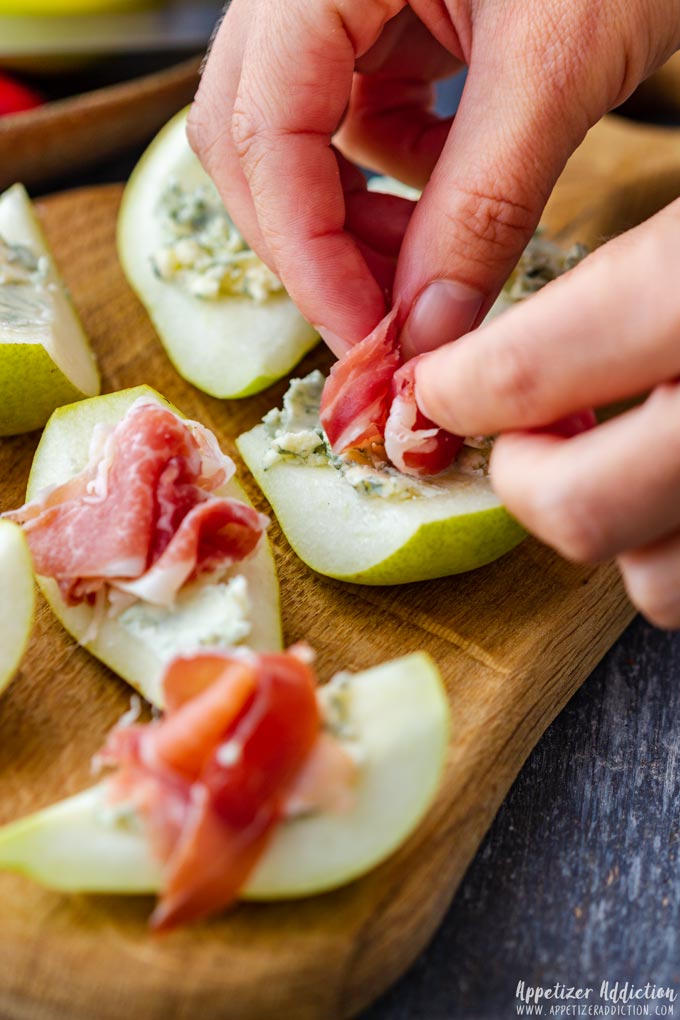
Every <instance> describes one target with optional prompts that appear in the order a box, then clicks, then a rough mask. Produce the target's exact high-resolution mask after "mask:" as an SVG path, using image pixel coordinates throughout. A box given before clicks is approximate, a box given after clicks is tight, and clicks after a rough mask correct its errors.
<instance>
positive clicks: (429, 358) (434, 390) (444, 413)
mask: <svg viewBox="0 0 680 1020" xmlns="http://www.w3.org/2000/svg"><path fill="white" fill-rule="evenodd" d="M402 350H403V346H402ZM448 363H449V351H448V349H442V350H439V351H435V352H433V353H428V354H421V355H419V356H417V364H416V368H415V390H416V403H417V404H418V407H419V408H420V410H421V411H422V413H423V414H424V415H425V417H426V418H429V419H430V421H433V422H435V423H436V424H437V425H439V426H441V427H442V428H445V429H446V430H447V431H448V432H452V433H453V434H454V435H458V436H460V435H467V434H469V433H467V432H466V431H465V430H464V429H463V427H462V425H463V423H462V421H461V420H460V418H459V416H458V414H457V407H456V405H457V400H456V396H457V394H456V386H455V383H454V382H452V381H451V373H450V372H449V364H448Z"/></svg>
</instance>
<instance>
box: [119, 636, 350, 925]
mask: <svg viewBox="0 0 680 1020" xmlns="http://www.w3.org/2000/svg"><path fill="white" fill-rule="evenodd" d="M164 687H165V700H166V705H167V711H166V715H165V716H164V718H163V719H162V720H160V721H155V722H152V723H150V724H146V725H133V726H129V727H126V728H119V729H116V730H114V731H113V733H112V734H111V736H110V737H109V740H108V743H107V745H106V747H105V749H104V751H103V753H102V755H101V758H102V760H103V761H104V763H106V764H108V765H110V766H113V767H116V768H117V770H118V771H117V773H116V774H115V775H114V777H113V778H112V780H111V784H110V791H111V797H112V800H113V801H114V803H115V802H125V803H128V804H129V803H132V805H133V806H134V808H135V809H136V811H137V813H138V814H139V816H140V817H141V819H142V821H143V823H144V826H145V831H146V832H147V834H148V838H149V839H150V841H151V846H152V849H153V851H154V852H155V854H156V855H157V857H158V858H159V859H160V860H161V862H162V863H163V866H164V884H163V891H162V894H161V897H160V900H159V903H158V906H157V909H156V911H155V913H154V915H153V917H152V922H151V923H152V926H153V927H154V928H155V929H156V930H167V929H168V928H171V927H174V926H176V925H178V924H183V923H186V922H188V921H194V920H197V919H199V918H202V917H205V916H207V915H208V914H210V913H213V912H215V911H216V910H219V909H221V908H223V907H226V906H228V905H229V904H230V903H232V901H233V900H234V899H235V898H236V896H237V894H238V892H239V890H240V889H241V887H242V886H243V885H244V883H245V882H246V881H247V879H248V876H249V875H250V874H251V872H252V870H253V869H254V867H255V865H256V864H257V861H258V859H259V857H260V856H261V854H262V852H263V851H264V849H265V848H266V846H267V844H268V842H269V840H270V838H271V836H272V834H273V831H274V828H275V826H276V824H277V823H278V822H280V821H281V820H282V819H283V818H284V816H285V814H286V803H287V799H288V798H289V796H290V793H291V790H294V789H296V788H300V780H299V778H298V777H300V776H301V775H302V776H305V777H306V778H305V779H304V782H303V784H302V786H303V787H304V790H305V795H306V797H307V801H308V802H311V803H313V793H312V794H311V799H310V784H311V782H312V777H311V776H310V774H309V773H310V769H309V767H308V763H309V762H310V761H311V762H312V763H313V771H314V772H315V773H316V775H317V776H318V777H320V780H322V781H323V782H324V783H325V784H330V785H331V786H332V787H333V789H334V791H335V792H334V796H335V797H337V796H338V792H337V788H338V787H339V786H342V785H343V784H348V783H350V782H351V780H352V779H353V770H352V769H351V767H348V765H347V760H346V755H344V752H342V749H341V748H340V746H339V744H338V743H337V741H335V740H334V738H332V737H330V735H329V734H327V733H322V731H321V716H320V712H319V707H318V702H317V699H316V678H315V676H314V673H313V671H312V669H311V666H310V665H309V662H308V658H307V656H305V655H299V654H297V653H296V650H295V649H291V650H290V651H289V652H287V653H282V654H275V655H255V654H254V653H246V654H245V655H241V656H235V655H230V654H228V653H226V652H225V653H221V652H215V651H211V652H204V653H200V654H196V655H194V656H191V657H181V658H178V659H176V660H175V661H174V662H173V663H171V665H170V666H169V667H168V670H167V672H166V675H165V678H164ZM329 745H330V746H329ZM319 749H320V750H319ZM350 764H351V763H350ZM338 773H339V778H338ZM317 785H318V781H317Z"/></svg>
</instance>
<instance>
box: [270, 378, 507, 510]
mask: <svg viewBox="0 0 680 1020" xmlns="http://www.w3.org/2000/svg"><path fill="white" fill-rule="evenodd" d="M324 382H325V380H324V377H323V375H322V374H321V372H318V371H314V372H310V374H309V375H307V376H305V377H304V378H303V379H293V380H292V381H291V384H290V387H289V388H288V391H287V392H286V394H285V395H284V398H283V407H282V408H280V409H279V408H273V410H271V411H269V413H268V414H266V415H265V417H264V419H263V424H264V426H265V428H266V429H267V432H268V434H269V437H270V445H269V449H268V450H267V452H266V454H265V456H264V461H263V467H264V468H265V470H268V469H269V468H271V467H273V466H274V465H275V464H277V463H278V462H279V461H285V460H296V461H298V462H301V463H303V464H305V465H307V466H312V467H319V466H328V467H333V468H335V470H336V471H339V472H340V473H341V474H342V476H343V478H344V479H345V481H346V482H347V483H348V484H349V485H351V486H352V488H353V489H355V490H356V491H357V492H358V493H361V494H362V495H364V496H369V497H378V498H381V499H414V498H416V497H423V496H424V497H431V496H439V495H441V494H442V492H443V491H444V490H443V487H442V486H441V485H438V484H437V483H435V482H424V481H421V480H420V479H417V478H413V477H412V476H410V475H405V474H402V473H401V471H398V470H397V469H396V468H395V467H393V466H392V465H391V464H389V463H388V461H387V459H381V458H380V457H379V455H378V454H377V453H376V452H375V451H370V452H369V451H362V452H358V451H356V450H355V451H351V452H349V453H346V454H341V455H340V456H336V455H335V454H334V453H333V452H332V450H331V447H330V443H329V442H328V439H327V437H326V435H325V433H324V431H323V428H322V427H321V424H320V422H319V409H320V405H321V393H322V391H323V386H324ZM468 443H469V444H470V445H469V447H468V446H467V445H466V446H464V447H463V450H462V451H461V454H460V455H459V457H458V461H457V462H456V465H455V470H457V471H458V472H459V473H463V474H486V473H487V471H488V460H489V453H490V450H491V441H490V440H486V439H483V438H482V437H479V436H476V437H474V438H473V439H471V440H466V444H468ZM441 477H442V479H444V478H449V477H450V472H445V473H444V474H443V475H442V476H441Z"/></svg>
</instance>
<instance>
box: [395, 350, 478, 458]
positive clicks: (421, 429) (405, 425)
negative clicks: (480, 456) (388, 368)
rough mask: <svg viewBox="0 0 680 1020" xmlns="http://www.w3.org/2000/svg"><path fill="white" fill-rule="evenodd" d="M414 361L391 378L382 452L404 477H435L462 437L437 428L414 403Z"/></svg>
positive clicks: (460, 444) (452, 454)
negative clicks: (390, 398) (390, 394)
mask: <svg viewBox="0 0 680 1020" xmlns="http://www.w3.org/2000/svg"><path fill="white" fill-rule="evenodd" d="M415 370H416V359H414V360H413V361H407V362H406V364H405V365H402V367H401V368H400V369H399V370H398V371H397V372H395V374H394V376H393V378H392V403H391V405H390V412H389V415H388V416H387V422H386V423H385V452H386V454H387V456H388V458H389V460H390V461H391V462H392V464H394V466H395V467H396V468H399V470H400V471H403V473H404V474H406V475H418V476H422V475H437V474H439V473H440V472H441V471H445V470H446V468H447V467H449V466H450V465H451V464H452V463H453V461H454V460H455V458H456V456H457V454H458V451H459V450H460V448H461V446H462V445H463V438H462V436H454V435H452V433H450V432H446V431H445V429H441V428H439V426H438V425H435V423H434V422H433V421H430V419H429V418H426V416H425V415H424V414H423V412H422V411H421V410H420V408H419V407H418V404H417V401H416V383H415Z"/></svg>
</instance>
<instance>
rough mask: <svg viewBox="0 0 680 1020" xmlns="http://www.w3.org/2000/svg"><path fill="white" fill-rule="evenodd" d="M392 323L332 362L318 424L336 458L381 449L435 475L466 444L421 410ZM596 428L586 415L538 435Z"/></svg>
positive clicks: (403, 465) (404, 467)
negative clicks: (323, 431)
mask: <svg viewBox="0 0 680 1020" xmlns="http://www.w3.org/2000/svg"><path fill="white" fill-rule="evenodd" d="M396 319H397V309H396V308H393V309H392V311H391V312H390V313H389V315H387V316H386V317H385V318H384V319H383V320H382V321H381V322H380V323H379V324H378V325H377V326H376V328H375V329H374V330H373V332H372V333H370V334H369V336H367V337H366V339H365V340H362V341H361V342H360V343H358V344H356V345H355V346H354V347H352V348H350V350H349V351H348V352H347V354H345V355H344V356H343V357H342V358H340V360H339V361H337V362H336V363H335V365H334V366H333V368H332V369H331V373H330V375H329V377H328V379H327V381H326V385H325V387H324V391H323V394H322V397H321V424H322V425H323V427H324V430H325V432H326V435H327V436H328V439H329V442H330V444H331V447H332V448H333V452H334V453H336V454H340V453H347V452H348V451H350V450H369V451H370V450H371V448H372V449H373V450H374V451H381V450H383V449H384V453H385V456H386V457H387V459H388V460H389V461H390V463H391V464H393V465H394V466H395V467H396V468H397V469H398V470H399V471H401V472H403V473H404V474H407V475H414V476H416V477H426V476H429V475H437V474H440V473H441V472H442V471H445V470H446V469H447V468H448V467H450V466H451V464H452V463H453V462H454V460H455V459H456V457H457V455H458V452H459V450H460V448H461V446H462V445H463V442H464V440H463V438H462V436H456V435H453V434H452V433H451V432H447V431H446V430H445V429H443V428H440V427H439V426H438V425H436V424H435V423H434V422H433V421H431V420H430V419H429V418H427V417H426V416H425V415H424V414H423V412H422V411H421V410H420V408H419V406H418V403H417V399H416V388H415V368H416V364H417V359H413V360H412V361H408V362H406V363H405V364H403V365H402V364H401V356H400V352H399V343H398V338H397V323H396ZM595 424H596V418H595V413H594V412H593V411H592V410H585V411H582V412H579V413H577V414H572V415H569V416H568V417H566V418H563V419H562V420H561V421H559V422H556V423H554V424H553V425H549V426H546V427H545V428H544V429H541V430H539V431H544V432H550V433H553V434H555V435H559V436H563V437H565V438H569V437H571V436H575V435H577V434H578V433H579V432H584V431H586V430H587V429H590V428H592V427H593V426H594V425H595Z"/></svg>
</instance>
